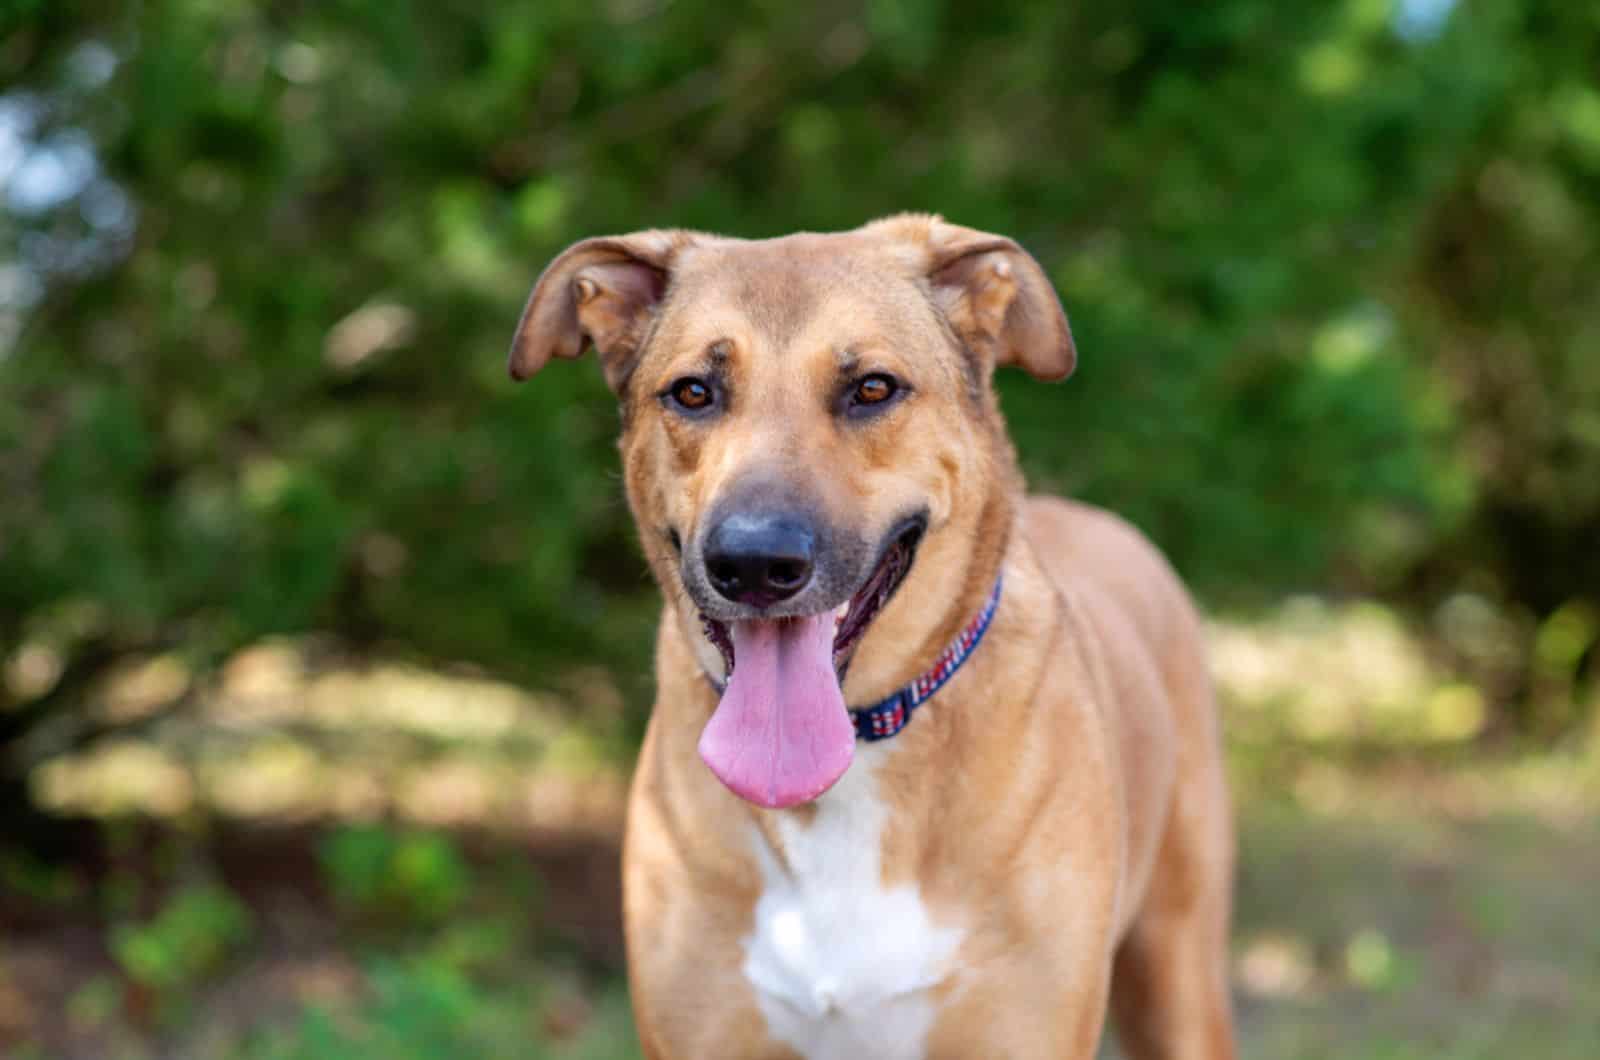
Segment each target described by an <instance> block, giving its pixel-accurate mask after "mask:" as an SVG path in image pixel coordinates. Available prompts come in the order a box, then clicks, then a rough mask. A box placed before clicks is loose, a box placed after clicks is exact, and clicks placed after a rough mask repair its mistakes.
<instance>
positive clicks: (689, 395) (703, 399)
mask: <svg viewBox="0 0 1600 1060" xmlns="http://www.w3.org/2000/svg"><path fill="white" fill-rule="evenodd" d="M667 394H668V395H669V396H670V397H671V398H672V400H673V401H674V402H675V403H676V404H677V405H678V407H679V408H683V409H687V410H689V411H690V412H699V411H700V410H702V409H706V408H710V407H711V402H712V401H713V400H715V395H714V394H713V393H712V391H711V384H709V383H707V382H706V381H705V380H704V379H696V378H695V377H694V376H686V377H684V378H683V379H680V380H678V381H677V382H676V383H673V384H672V386H671V387H670V388H668V390H667Z"/></svg>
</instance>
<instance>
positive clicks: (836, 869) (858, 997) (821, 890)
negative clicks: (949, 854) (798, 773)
mask: <svg viewBox="0 0 1600 1060" xmlns="http://www.w3.org/2000/svg"><path fill="white" fill-rule="evenodd" d="M863 750H864V751H878V749H877V748H871V749H863ZM872 757H873V756H872V755H871V754H868V753H863V754H862V755H860V756H859V757H858V759H857V761H856V763H855V764H854V765H853V766H851V768H850V770H849V772H847V773H846V774H845V776H844V777H843V778H841V780H840V781H839V783H838V784H837V785H835V787H834V788H833V789H832V790H831V791H830V792H828V794H827V795H826V796H824V797H823V798H822V799H821V800H819V801H818V803H817V811H816V814H815V817H814V818H813V819H812V820H811V821H810V822H809V823H808V824H806V825H803V826H802V825H798V824H796V825H789V824H783V825H780V826H779V828H780V837H781V840H782V843H783V855H784V863H780V862H779V861H778V859H777V858H775V857H774V856H773V854H772V852H771V851H770V850H769V849H768V848H767V847H766V844H765V843H764V842H763V841H761V840H759V839H758V841H757V850H758V856H759V858H760V860H761V871H762V876H763V890H762V894H761V898H760V901H759V902H758V903H757V905H756V910H755V924H754V927H753V930H752V931H751V933H750V935H749V936H748V937H747V938H746V939H745V962H744V973H745V976H746V978H747V979H748V980H749V981H750V984H751V985H752V987H753V988H754V989H755V992H756V997H757V999H758V1001H759V1003H760V1006H761V1011H762V1014H763V1015H764V1016H765V1017H766V1021H767V1028H768V1030H769V1032H770V1033H771V1034H772V1036H773V1037H774V1038H776V1039H778V1040H779V1041H782V1042H784V1043H785V1044H787V1045H788V1046H790V1047H791V1048H793V1049H794V1050H795V1051H796V1052H798V1053H799V1054H800V1055H801V1056H802V1057H804V1058H805V1060H836V1058H837V1060H843V1058H846V1057H858V1056H874V1057H883V1058H885V1060H920V1058H921V1057H922V1056H923V1055H924V1045H925V1042H926V1039H927V1035H928V1030H929V1028H930V1027H931V1026H932V1025H933V1021H934V1017H935V1015H936V1012H935V1008H934V1004H933V1000H932V998H931V996H930V988H932V987H933V986H935V985H937V984H938V983H939V982H941V981H942V980H943V979H944V978H945V977H946V976H947V975H948V974H949V970H950V968H949V966H950V961H951V958H952V956H953V955H954V953H955V950H956V948H957V946H958V945H959V944H960V941H961V932H960V930H959V929H957V928H955V927H951V926H947V925H939V924H936V923H934V921H933V920H932V919H931V917H930V915H929V912H928V909H927V907H926V906H925V905H924V903H923V901H922V898H921V895H920V894H919V893H918V890H917V888H916V887H915V886H914V885H900V886H896V887H891V888H886V887H885V886H884V885H883V881H882V873H881V865H882V859H881V850H882V845H883V835H884V830H885V828H887V827H890V826H891V822H890V820H889V813H888V809H887V807H886V806H885V805H884V803H883V802H882V800H881V799H880V798H879V797H878V792H877V790H876V785H875V783H874V781H873V777H872V762H871V760H870V759H871V758H872Z"/></svg>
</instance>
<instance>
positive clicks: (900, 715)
mask: <svg viewBox="0 0 1600 1060" xmlns="http://www.w3.org/2000/svg"><path fill="white" fill-rule="evenodd" d="M1000 583H1001V579H1000V578H996V579H995V581H994V590H993V591H992V592H990V593H989V599H988V601H987V602H985V603H984V605H983V610H981V611H979V612H978V615H977V617H976V618H974V619H973V620H972V621H971V622H968V623H967V625H966V628H965V629H963V630H962V631H961V632H960V633H958V634H957V635H956V639H955V640H953V641H951V642H950V643H949V644H948V645H947V646H946V647H945V649H944V651H942V652H940V653H939V657H938V658H937V659H935V660H934V663H933V665H932V666H931V667H929V668H928V670H927V671H926V672H924V673H923V675H922V676H921V677H919V678H917V679H916V680H915V681H912V682H911V683H910V684H909V685H906V686H905V687H904V688H902V689H900V691H898V692H896V693H894V694H893V695H891V696H889V697H888V698H886V699H882V700H879V701H878V702H877V703H874V704H873V705H872V706H870V707H859V708H852V709H851V711H850V720H851V721H852V722H854V723H855V727H856V739H858V740H865V741H867V742H868V743H871V742H873V741H876V740H887V739H888V738H889V737H891V736H893V735H895V734H896V733H898V732H899V731H900V730H901V729H903V728H905V727H906V725H907V723H909V722H910V721H911V712H912V711H914V710H916V709H917V708H918V707H919V706H921V705H922V704H924V703H926V702H927V701H928V700H929V699H931V698H932V697H933V694H934V693H935V692H937V691H939V689H941V688H943V687H944V683H945V682H946V681H948V680H950V678H952V677H954V676H955V674H956V671H957V670H959V669H961V664H962V663H964V662H966V661H967V660H968V659H969V658H971V657H972V653H973V652H974V651H976V650H977V647H978V642H979V641H981V640H983V635H984V633H986V632H988V630H989V623H990V622H991V621H993V620H994V613H995V611H996V610H997V609H998V608H999V607H1000ZM706 679H707V680H708V681H710V682H711V687H712V689H714V690H715V691H717V692H718V693H720V692H721V691H722V688H723V686H722V685H721V684H719V683H718V682H717V681H716V680H715V679H713V678H712V677H711V676H710V675H709V674H707V675H706Z"/></svg>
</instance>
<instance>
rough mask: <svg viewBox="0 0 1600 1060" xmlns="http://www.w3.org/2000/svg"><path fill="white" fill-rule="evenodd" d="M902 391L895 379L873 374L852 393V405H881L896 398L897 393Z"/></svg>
mask: <svg viewBox="0 0 1600 1060" xmlns="http://www.w3.org/2000/svg"><path fill="white" fill-rule="evenodd" d="M898 389H900V387H899V384H897V383H896V382H895V381H894V380H893V379H890V378H889V377H888V376H886V375H881V374H873V375H869V376H867V377H866V378H864V379H862V380H861V381H859V382H858V383H856V385H855V389H853V390H852V391H850V403H851V404H852V405H857V406H860V405H881V404H883V403H884V402H885V401H888V400H889V399H890V398H892V397H894V394H895V391H896V390H898Z"/></svg>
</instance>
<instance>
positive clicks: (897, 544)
mask: <svg viewBox="0 0 1600 1060" xmlns="http://www.w3.org/2000/svg"><path fill="white" fill-rule="evenodd" d="M927 528H928V521H927V517H926V516H925V515H922V514H920V513H919V514H917V515H913V516H910V517H908V518H906V519H903V520H901V522H900V523H899V524H898V525H897V526H896V527H895V528H894V529H893V530H892V531H890V533H889V535H888V538H887V541H886V543H885V544H884V546H883V547H882V549H880V551H879V556H878V562H877V564H876V565H875V566H874V567H873V568H872V572H871V573H870V574H868V575H867V578H866V580H865V581H863V582H862V583H861V587H860V588H859V589H857V590H856V591H855V593H854V594H853V595H852V596H851V597H850V599H849V600H846V601H845V602H844V603H842V604H840V605H839V606H838V607H837V608H836V609H835V610H834V612H833V618H834V629H833V668H834V672H835V674H836V675H837V676H838V679H839V681H840V683H841V684H842V683H843V682H844V675H845V671H846V670H847V669H848V668H849V666H850V659H851V658H852V657H853V656H854V655H855V650H856V648H857V647H858V646H859V645H860V643H861V638H862V637H864V636H865V635H866V632H867V628H868V627H869V626H871V625H872V620H873V619H875V618H877V617H878V614H879V613H880V612H881V611H882V610H883V608H884V605H886V604H887V603H888V602H889V600H890V599H891V598H892V597H893V596H894V594H895V590H897V589H899V588H900V584H901V583H902V582H904V581H905V579H906V575H907V574H909V573H910V572H911V564H912V562H913V561H914V560H915V559H916V555H917V546H918V545H920V544H921V543H922V535H923V534H924V533H925V532H926V531H927ZM805 617H808V616H801V617H800V618H797V619H793V620H788V619H779V621H780V622H781V621H803V620H804V618H805ZM700 624H701V628H702V629H704V630H705V634H706V639H707V640H709V641H710V642H711V643H712V644H713V645H715V647H716V649H717V651H718V652H720V653H721V654H722V663H723V668H724V679H728V678H731V677H732V676H733V668H734V665H735V664H736V663H737V662H738V659H737V657H736V654H735V651H734V645H733V636H732V633H731V631H730V630H729V628H728V623H726V622H724V621H722V620H720V619H716V618H712V617H710V616H709V615H707V614H705V612H701V613H700Z"/></svg>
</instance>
